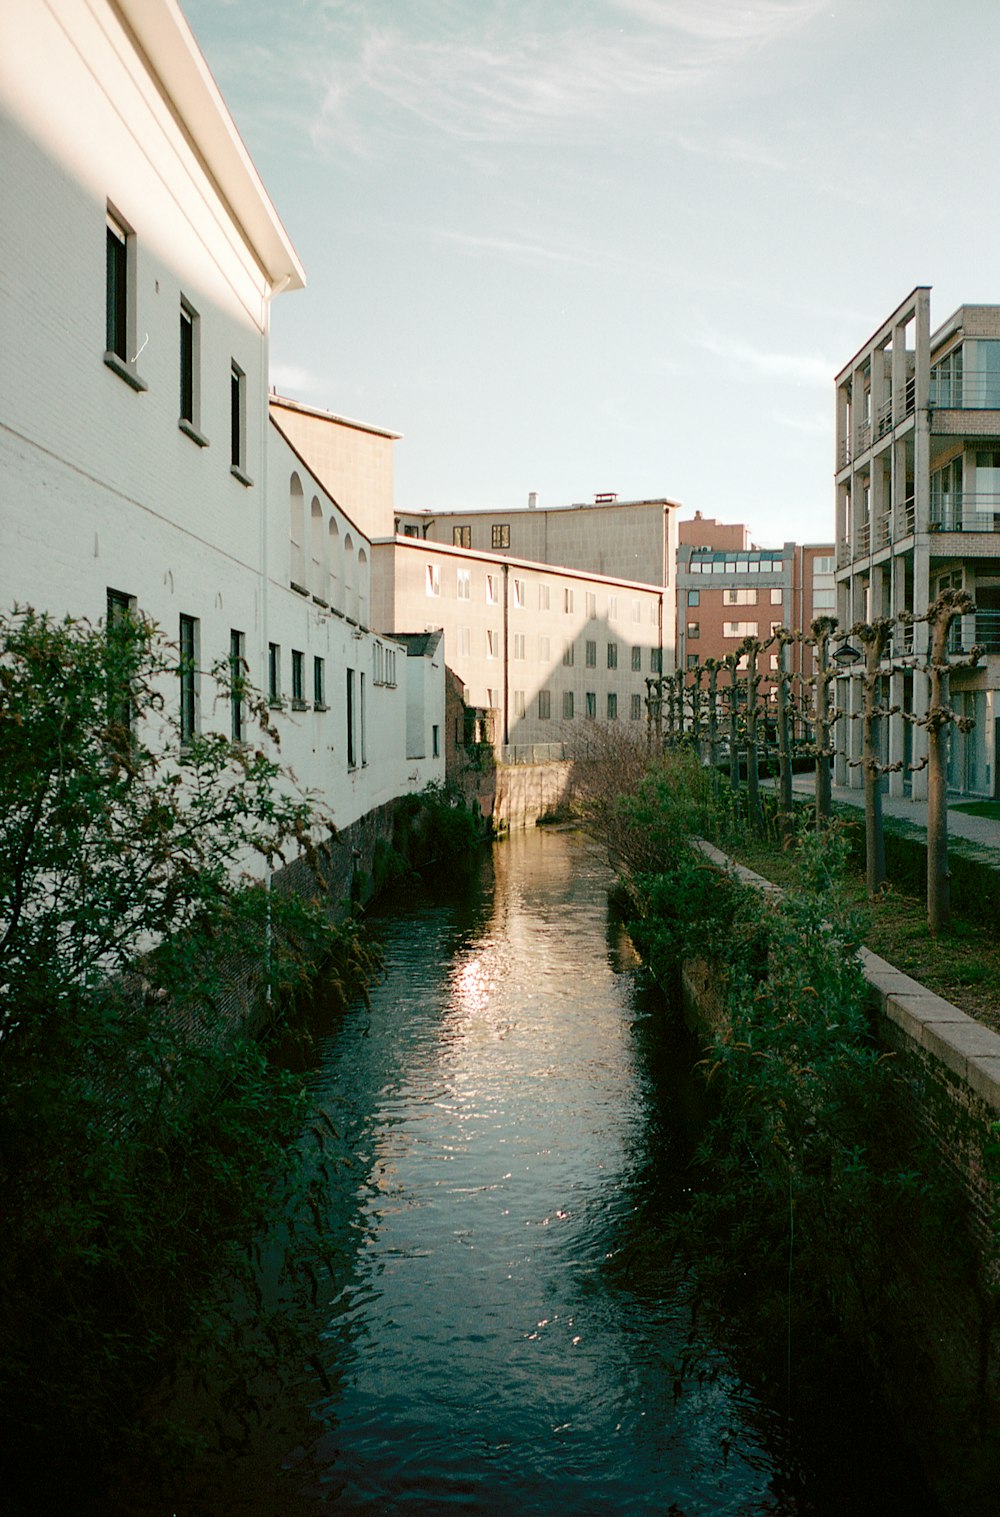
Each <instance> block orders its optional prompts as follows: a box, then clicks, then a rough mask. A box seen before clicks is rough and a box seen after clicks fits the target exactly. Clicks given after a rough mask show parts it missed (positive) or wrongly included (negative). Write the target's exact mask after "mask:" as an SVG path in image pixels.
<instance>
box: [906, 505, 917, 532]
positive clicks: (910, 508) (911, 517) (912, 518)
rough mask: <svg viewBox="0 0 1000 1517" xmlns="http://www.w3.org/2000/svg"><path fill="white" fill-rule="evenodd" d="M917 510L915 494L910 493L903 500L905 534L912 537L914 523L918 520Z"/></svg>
mask: <svg viewBox="0 0 1000 1517" xmlns="http://www.w3.org/2000/svg"><path fill="white" fill-rule="evenodd" d="M916 519H917V518H916V510H915V508H914V504H913V496H912V495H908V496H907V497H906V499H905V500H904V502H903V536H904V537H912V535H913V528H914V523H915V522H916Z"/></svg>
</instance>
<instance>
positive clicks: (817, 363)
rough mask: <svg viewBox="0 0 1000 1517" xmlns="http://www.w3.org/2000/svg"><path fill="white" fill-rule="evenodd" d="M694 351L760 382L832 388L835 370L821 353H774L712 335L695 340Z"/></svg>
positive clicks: (730, 338)
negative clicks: (699, 350)
mask: <svg viewBox="0 0 1000 1517" xmlns="http://www.w3.org/2000/svg"><path fill="white" fill-rule="evenodd" d="M693 341H694V345H695V347H698V348H702V349H703V350H704V351H705V352H706V353H711V354H713V355H714V356H715V357H716V358H721V359H723V360H725V362H727V363H728V364H729V366H730V367H731V368H732V369H733V370H735V371H737V372H741V371H742V372H743V373H744V374H747V375H752V376H754V377H757V378H761V379H777V380H782V381H784V382H785V383H786V384H790V385H794V386H798V387H801V388H808V389H813V388H816V387H819V386H823V387H824V388H826V387H829V386H830V385H831V384H832V383H833V376H834V374H835V373H836V367H835V365H834V364H832V363H831V362H830V360H829V359H828V358H826V357H824V356H823V355H822V354H820V353H775V352H773V351H769V350H768V349H766V348H755V347H753V346H752V345H751V344H750V343H747V342H741V341H740V340H739V339H738V338H735V337H722V336H717V335H713V334H710V335H708V336H706V337H697V338H694V339H693Z"/></svg>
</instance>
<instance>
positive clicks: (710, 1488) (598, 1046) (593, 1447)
mask: <svg viewBox="0 0 1000 1517" xmlns="http://www.w3.org/2000/svg"><path fill="white" fill-rule="evenodd" d="M608 884H609V875H608V872H607V870H606V868H605V867H604V865H603V864H602V862H601V861H600V859H599V857H598V856H597V855H596V854H595V852H594V851H593V849H592V848H591V847H590V846H589V845H588V844H587V843H586V841H585V840H583V839H581V838H580V837H579V836H577V835H575V834H570V833H553V832H550V831H538V832H534V833H529V834H526V835H524V836H520V837H515V838H513V839H512V840H511V841H509V842H507V843H504V844H503V845H501V846H499V847H498V848H496V849H495V850H494V852H493V861H492V868H490V866H489V863H488V861H487V865H486V870H485V877H484V879H483V881H482V882H481V888H477V889H470V890H468V891H466V892H464V893H463V896H462V899H461V900H458V901H456V900H452V901H450V902H439V903H438V904H426V903H425V904H419V905H414V906H413V907H412V908H407V909H406V910H405V911H404V912H402V913H401V914H399V915H397V916H396V917H394V918H391V919H389V920H387V921H386V922H385V924H384V934H385V945H386V953H387V962H388V975H387V978H386V980H385V982H384V983H383V984H381V985H379V986H377V987H375V990H374V992H373V994H372V998H371V1007H370V1010H369V1009H366V1008H365V1007H363V1006H357V1007H355V1008H353V1009H352V1010H351V1011H350V1012H348V1014H347V1015H346V1016H345V1017H343V1018H342V1019H341V1020H340V1021H339V1022H338V1025H337V1026H336V1027H335V1029H334V1030H333V1031H332V1032H331V1034H330V1036H329V1037H328V1038H327V1039H326V1041H325V1043H324V1045H323V1048H322V1062H321V1066H320V1068H319V1070H318V1072H317V1075H316V1088H317V1095H318V1097H319V1099H320V1100H321V1102H322V1104H323V1106H324V1108H325V1109H326V1110H327V1111H328V1112H329V1114H330V1116H331V1119H332V1120H333V1122H334V1123H335V1124H336V1126H337V1129H338V1132H339V1133H340V1134H341V1136H342V1138H343V1140H344V1143H345V1145H346V1147H347V1148H348V1149H349V1150H350V1151H351V1152H352V1153H353V1154H354V1155H355V1159H354V1163H353V1165H352V1166H351V1167H345V1168H344V1170H343V1172H342V1179H341V1182H340V1183H341V1185H342V1186H343V1204H344V1215H343V1219H342V1221H343V1228H344V1235H345V1238H346V1239H347V1240H348V1243H347V1246H346V1248H345V1250H344V1252H343V1256H342V1260H341V1263H340V1265H339V1266H337V1267H336V1268H335V1269H334V1272H333V1274H332V1275H331V1277H330V1278H329V1280H325V1281H324V1282H323V1292H324V1294H323V1302H324V1304H323V1309H322V1314H321V1316H320V1317H319V1318H318V1320H317V1323H316V1330H317V1336H316V1343H315V1351H316V1359H317V1361H318V1366H319V1369H320V1371H321V1374H322V1377H323V1381H325V1384H326V1386H327V1389H326V1390H325V1391H324V1390H321V1381H320V1379H319V1378H318V1374H317V1373H315V1372H314V1371H308V1372H306V1373H304V1374H303V1375H302V1377H301V1381H300V1392H301V1395H300V1404H299V1406H298V1407H293V1408H291V1409H289V1408H288V1407H287V1406H286V1407H284V1408H283V1409H282V1412H281V1415H280V1416H279V1415H278V1413H277V1411H276V1412H275V1420H274V1424H273V1426H270V1427H268V1426H263V1427H262V1428H261V1429H260V1430H259V1433H258V1434H257V1435H256V1436H255V1438H254V1439H253V1441H252V1444H251V1446H250V1447H248V1448H247V1449H246V1450H244V1452H243V1454H242V1455H240V1456H239V1457H235V1456H233V1457H231V1458H230V1459H229V1460H228V1461H227V1463H226V1469H225V1472H224V1479H223V1483H222V1487H221V1489H216V1491H215V1494H214V1495H212V1494H211V1491H210V1490H209V1489H208V1488H207V1487H206V1488H204V1489H203V1490H202V1491H201V1494H200V1496H199V1497H197V1498H195V1497H192V1498H191V1500H190V1502H189V1503H188V1504H187V1505H186V1506H179V1507H178V1517H181V1514H182V1513H184V1514H191V1513H195V1512H206V1513H207V1512H212V1513H215V1512H219V1513H237V1512H241V1513H242V1512H245V1513H247V1514H248V1517H279V1514H280V1517H310V1514H318V1513H320V1512H321V1511H324V1510H331V1509H333V1510H336V1511H337V1512H343V1513H351V1514H355V1513H357V1514H361V1513H364V1514H376V1513H378V1514H384V1513H402V1514H408V1513H414V1514H417V1513H426V1514H432V1513H441V1512H447V1513H451V1512H454V1513H456V1514H458V1513H461V1514H470V1517H487V1514H489V1517H493V1514H501V1513H508V1512H510V1513H517V1514H519V1517H532V1514H539V1517H540V1514H552V1513H571V1514H578V1517H585V1514H595V1517H596V1514H598V1513H601V1514H603V1513H608V1512H623V1513H644V1512H650V1513H654V1512H655V1513H658V1514H668V1517H701V1514H708V1513H711V1514H719V1517H722V1514H733V1517H757V1514H765V1513H766V1514H771V1517H801V1514H804V1513H811V1514H824V1517H825V1514H829V1517H833V1514H835V1513H836V1514H837V1517H843V1514H844V1513H845V1512H846V1513H850V1514H851V1517H866V1514H872V1517H874V1514H875V1513H883V1512H885V1511H886V1510H889V1509H895V1510H903V1509H905V1510H906V1511H907V1513H908V1517H922V1514H930V1513H931V1511H932V1510H933V1509H932V1507H931V1505H930V1503H929V1502H928V1501H927V1498H926V1496H924V1495H923V1494H922V1493H921V1491H920V1490H919V1489H918V1488H917V1487H916V1485H915V1483H914V1482H911V1481H910V1479H909V1474H908V1472H907V1466H906V1464H905V1461H895V1462H894V1460H893V1450H892V1449H891V1448H888V1449H887V1448H886V1447H885V1445H886V1444H887V1443H889V1444H891V1443H892V1437H891V1435H889V1436H886V1429H885V1428H883V1429H881V1430H880V1432H881V1438H880V1440H879V1442H878V1446H877V1448H876V1460H875V1463H873V1464H872V1465H870V1466H866V1465H865V1464H864V1458H865V1457H866V1456H865V1455H864V1454H863V1453H862V1454H860V1455H859V1452H858V1450H857V1448H856V1447H852V1448H851V1449H850V1450H849V1452H847V1453H845V1457H844V1462H843V1468H842V1469H841V1468H840V1464H839V1462H838V1460H837V1458H836V1457H834V1455H835V1453H836V1444H837V1439H838V1433H837V1428H836V1426H835V1425H831V1427H830V1428H829V1429H828V1430H827V1436H826V1438H825V1439H824V1440H823V1442H824V1446H823V1447H822V1448H821V1449H818V1450H816V1451H814V1452H815V1458H814V1459H813V1461H812V1464H810V1459H811V1455H810V1451H809V1450H808V1449H806V1450H803V1448H802V1447H801V1440H796V1439H795V1438H794V1437H790V1436H789V1434H788V1430H787V1426H786V1417H785V1412H786V1408H785V1406H784V1404H783V1402H782V1404H781V1405H773V1406H772V1405H770V1404H768V1400H767V1398H766V1397H765V1396H762V1395H761V1394H760V1392H759V1391H757V1390H755V1389H754V1388H753V1387H751V1386H750V1385H748V1384H747V1383H746V1380H745V1378H744V1376H743V1375H742V1374H741V1373H740V1372H739V1371H738V1370H737V1367H736V1364H735V1362H734V1358H733V1354H732V1352H731V1350H730V1348H729V1347H728V1345H727V1341H726V1331H725V1326H724V1324H723V1323H721V1322H720V1321H719V1320H717V1318H716V1317H714V1316H713V1314H712V1311H711V1309H710V1308H708V1307H706V1306H705V1304H704V1302H703V1301H702V1300H701V1294H702V1293H700V1292H699V1290H698V1282H697V1278H696V1273H693V1272H692V1270H691V1269H690V1267H688V1266H686V1265H684V1264H683V1263H682V1262H680V1261H679V1260H678V1259H676V1258H675V1257H674V1254H673V1252H672V1251H671V1250H670V1249H669V1248H668V1247H667V1246H666V1245H663V1244H662V1242H661V1241H660V1239H661V1234H660V1233H659V1232H658V1231H657V1228H656V1222H657V1219H658V1218H665V1217H666V1216H667V1215H668V1214H670V1213H672V1212H674V1211H675V1210H676V1208H677V1207H678V1206H683V1204H684V1198H685V1194H686V1190H687V1187H689V1186H690V1184H691V1183H692V1175H691V1170H690V1167H689V1159H690V1155H691V1151H692V1148H693V1145H694V1142H695V1141H696V1138H697V1133H698V1131H699V1130H700V1127H701V1124H702V1122H703V1120H704V1112H703V1109H702V1096H701V1087H700V1083H699V1079H698V1077H697V1076H696V1075H693V1074H692V1065H693V1061H694V1058H695V1057H696V1050H693V1049H692V1048H691V1046H690V1044H689V1043H688V1042H687V1039H686V1034H684V1032H683V1029H680V1028H678V1026H677V1019H676V1018H671V1017H669V1016H665V1015H664V1009H663V1007H662V1006H661V1005H660V1003H659V1001H658V999H657V998H656V997H655V995H653V994H652V993H651V992H649V991H647V990H643V989H642V986H641V983H640V981H639V978H638V977H637V975H636V973H635V967H634V964H633V962H632V961H631V959H630V956H629V949H628V945H627V942H624V941H622V940H621V939H620V937H619V936H616V934H615V931H614V929H613V928H609V925H608V913H607V887H608ZM835 1389H836V1388H834V1390H835ZM845 1394H849V1391H845ZM778 1399H781V1398H778ZM833 1399H834V1410H835V1407H836V1393H835V1394H834V1398H833ZM859 1458H860V1459H861V1461H862V1462H861V1464H860V1465H859V1463H858V1461H859Z"/></svg>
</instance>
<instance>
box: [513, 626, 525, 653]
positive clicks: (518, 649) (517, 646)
mask: <svg viewBox="0 0 1000 1517" xmlns="http://www.w3.org/2000/svg"><path fill="white" fill-rule="evenodd" d="M514 657H515V658H523V657H524V633H523V632H515V633H514Z"/></svg>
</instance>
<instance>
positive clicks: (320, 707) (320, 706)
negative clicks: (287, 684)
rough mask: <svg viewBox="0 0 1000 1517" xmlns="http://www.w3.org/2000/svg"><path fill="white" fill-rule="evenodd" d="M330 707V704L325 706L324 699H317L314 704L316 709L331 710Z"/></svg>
mask: <svg viewBox="0 0 1000 1517" xmlns="http://www.w3.org/2000/svg"><path fill="white" fill-rule="evenodd" d="M329 709H330V708H329V706H324V705H323V703H322V701H316V702H315V703H314V705H313V710H314V711H329Z"/></svg>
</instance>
